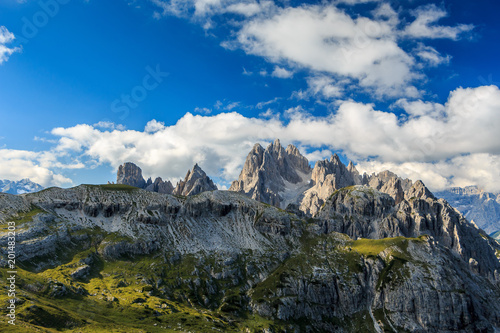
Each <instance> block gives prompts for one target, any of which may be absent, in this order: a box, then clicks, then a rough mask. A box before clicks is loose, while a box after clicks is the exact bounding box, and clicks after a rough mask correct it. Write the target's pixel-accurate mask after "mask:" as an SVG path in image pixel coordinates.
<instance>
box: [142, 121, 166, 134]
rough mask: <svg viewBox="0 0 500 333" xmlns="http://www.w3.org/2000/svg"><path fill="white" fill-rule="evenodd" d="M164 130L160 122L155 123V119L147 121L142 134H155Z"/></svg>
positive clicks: (163, 124)
mask: <svg viewBox="0 0 500 333" xmlns="http://www.w3.org/2000/svg"><path fill="white" fill-rule="evenodd" d="M164 128H165V123H164V122H161V121H157V120H155V119H153V120H151V121H149V122H148V123H147V124H146V127H144V132H146V133H155V132H158V131H161V130H163V129H164Z"/></svg>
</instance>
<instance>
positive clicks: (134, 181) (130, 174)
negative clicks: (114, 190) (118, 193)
mask: <svg viewBox="0 0 500 333" xmlns="http://www.w3.org/2000/svg"><path fill="white" fill-rule="evenodd" d="M116 183H117V184H124V185H130V186H135V187H139V188H145V186H146V181H145V180H144V178H143V177H142V170H141V168H139V167H138V166H137V165H135V164H134V163H132V162H126V163H124V164H123V165H120V166H119V167H118V172H117V173H116Z"/></svg>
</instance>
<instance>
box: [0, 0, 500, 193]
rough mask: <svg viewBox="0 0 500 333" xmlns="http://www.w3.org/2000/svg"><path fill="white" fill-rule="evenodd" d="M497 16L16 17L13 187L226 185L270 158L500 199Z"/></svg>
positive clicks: (137, 6) (395, 12)
mask: <svg viewBox="0 0 500 333" xmlns="http://www.w3.org/2000/svg"><path fill="white" fill-rule="evenodd" d="M498 9H500V4H498V2H497V1H476V2H470V1H461V0H460V1H443V2H429V1H416V0H414V1H400V2H394V1H393V2H391V1H388V2H385V1H369V0H339V1H323V2H314V1H307V2H299V1H276V2H273V1H260V2H259V1H253V0H248V1H233V0H188V1H182V2H181V1H163V0H142V1H141V0H136V1H130V0H128V1H120V0H119V1H114V2H110V1H104V2H103V1H95V0H90V1H83V0H72V1H68V0H42V1H40V2H37V1H15V0H12V1H3V2H2V3H1V4H0V27H1V30H0V116H1V119H2V121H1V122H0V179H4V178H5V179H11V180H16V179H21V178H31V179H33V180H35V181H37V182H39V183H41V184H42V185H44V186H51V185H57V186H65V187H66V186H74V185H77V184H80V183H103V182H106V181H108V180H114V178H115V175H114V172H115V170H116V167H117V166H118V165H119V164H121V163H123V162H125V161H133V162H135V163H137V164H138V165H140V166H141V167H142V168H143V170H144V173H145V175H146V176H162V177H163V178H168V179H172V180H174V181H175V180H176V179H178V178H179V177H182V176H183V175H184V174H185V173H186V170H187V169H189V168H191V167H192V165H194V163H199V164H200V165H201V166H202V168H204V169H205V170H206V171H207V173H208V174H209V175H211V176H212V177H214V178H215V179H216V181H217V182H218V183H219V184H220V185H227V184H229V183H230V181H231V180H234V179H236V178H237V176H238V173H239V171H240V170H241V167H242V164H243V161H244V158H245V156H246V154H247V153H248V151H249V150H250V148H251V146H252V145H253V144H254V143H255V142H260V143H261V144H263V145H265V144H267V143H269V142H271V141H272V140H273V139H274V138H280V139H281V141H282V143H284V144H289V143H293V144H295V145H297V146H299V148H300V149H301V151H303V153H305V154H306V156H307V157H308V158H309V160H310V161H311V162H314V161H316V160H318V159H322V158H327V157H328V156H329V155H330V154H331V153H333V152H338V153H340V154H341V156H342V158H343V160H344V161H347V160H349V159H352V160H353V161H354V162H355V163H356V164H357V167H358V169H360V170H362V171H367V172H374V171H375V172H378V171H381V170H384V169H388V168H389V169H391V170H393V171H395V172H396V173H398V174H400V175H402V176H406V177H410V178H412V179H423V180H424V182H426V184H428V185H429V186H430V187H431V188H433V189H441V188H444V187H448V186H455V185H458V186H465V185H471V184H477V185H480V186H482V187H484V188H487V189H489V190H492V191H500V180H499V179H500V177H499V176H500V157H499V154H500V140H499V139H500V135H499V134H498V132H499V131H498V129H500V92H499V90H498V87H497V86H498V82H500V70H499V66H498V65H497V63H498V53H499V50H500V45H499V43H498V35H499V32H500V23H498V20H496V15H497V14H496V13H498Z"/></svg>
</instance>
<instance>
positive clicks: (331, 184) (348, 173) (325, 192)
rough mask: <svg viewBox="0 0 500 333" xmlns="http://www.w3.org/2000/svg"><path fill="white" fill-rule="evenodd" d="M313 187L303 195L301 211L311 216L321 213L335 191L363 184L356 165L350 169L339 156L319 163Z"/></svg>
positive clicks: (350, 165)
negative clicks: (322, 207)
mask: <svg viewBox="0 0 500 333" xmlns="http://www.w3.org/2000/svg"><path fill="white" fill-rule="evenodd" d="M311 181H312V182H311V184H312V187H311V188H310V189H308V190H306V191H305V192H304V193H303V194H302V198H301V199H300V209H301V210H302V211H303V212H305V213H306V214H309V215H313V216H314V215H315V214H317V213H318V212H319V210H320V208H321V206H322V205H323V204H324V202H325V200H326V199H327V198H328V197H329V196H330V195H331V194H332V193H333V192H334V191H335V190H338V189H341V188H343V187H346V186H352V185H359V184H361V182H362V179H361V177H360V176H359V173H358V171H357V170H356V168H355V167H354V165H353V164H352V162H351V163H349V167H348V168H346V166H345V165H344V164H343V163H342V162H341V161H340V159H339V157H338V155H337V154H335V155H332V157H331V158H330V160H323V161H317V162H316V165H315V166H314V169H313V171H312V175H311Z"/></svg>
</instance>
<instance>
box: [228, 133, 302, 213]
mask: <svg viewBox="0 0 500 333" xmlns="http://www.w3.org/2000/svg"><path fill="white" fill-rule="evenodd" d="M310 173H311V168H310V166H309V161H308V160H307V159H306V158H305V157H304V156H302V154H300V152H299V150H298V149H297V147H295V146H293V145H289V146H288V147H287V149H284V148H283V146H282V145H281V142H280V140H279V139H276V140H275V141H274V142H273V143H271V144H269V145H268V146H267V148H266V149H265V150H263V148H262V147H261V146H260V145H259V144H256V145H255V146H254V147H253V149H252V150H251V151H250V153H249V154H248V156H247V158H246V161H245V164H244V166H243V170H242V171H241V173H240V176H239V178H238V180H236V181H234V182H233V183H232V184H231V187H230V188H229V190H230V191H236V192H242V193H246V194H247V195H248V196H250V197H251V198H253V199H255V200H259V201H262V202H265V203H268V204H271V205H274V206H277V207H280V206H281V204H282V203H286V204H288V201H289V200H290V199H291V198H292V197H294V196H296V195H295V194H296V193H295V192H297V191H298V189H299V188H302V187H304V186H306V185H307V183H308V181H309V178H310Z"/></svg>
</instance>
